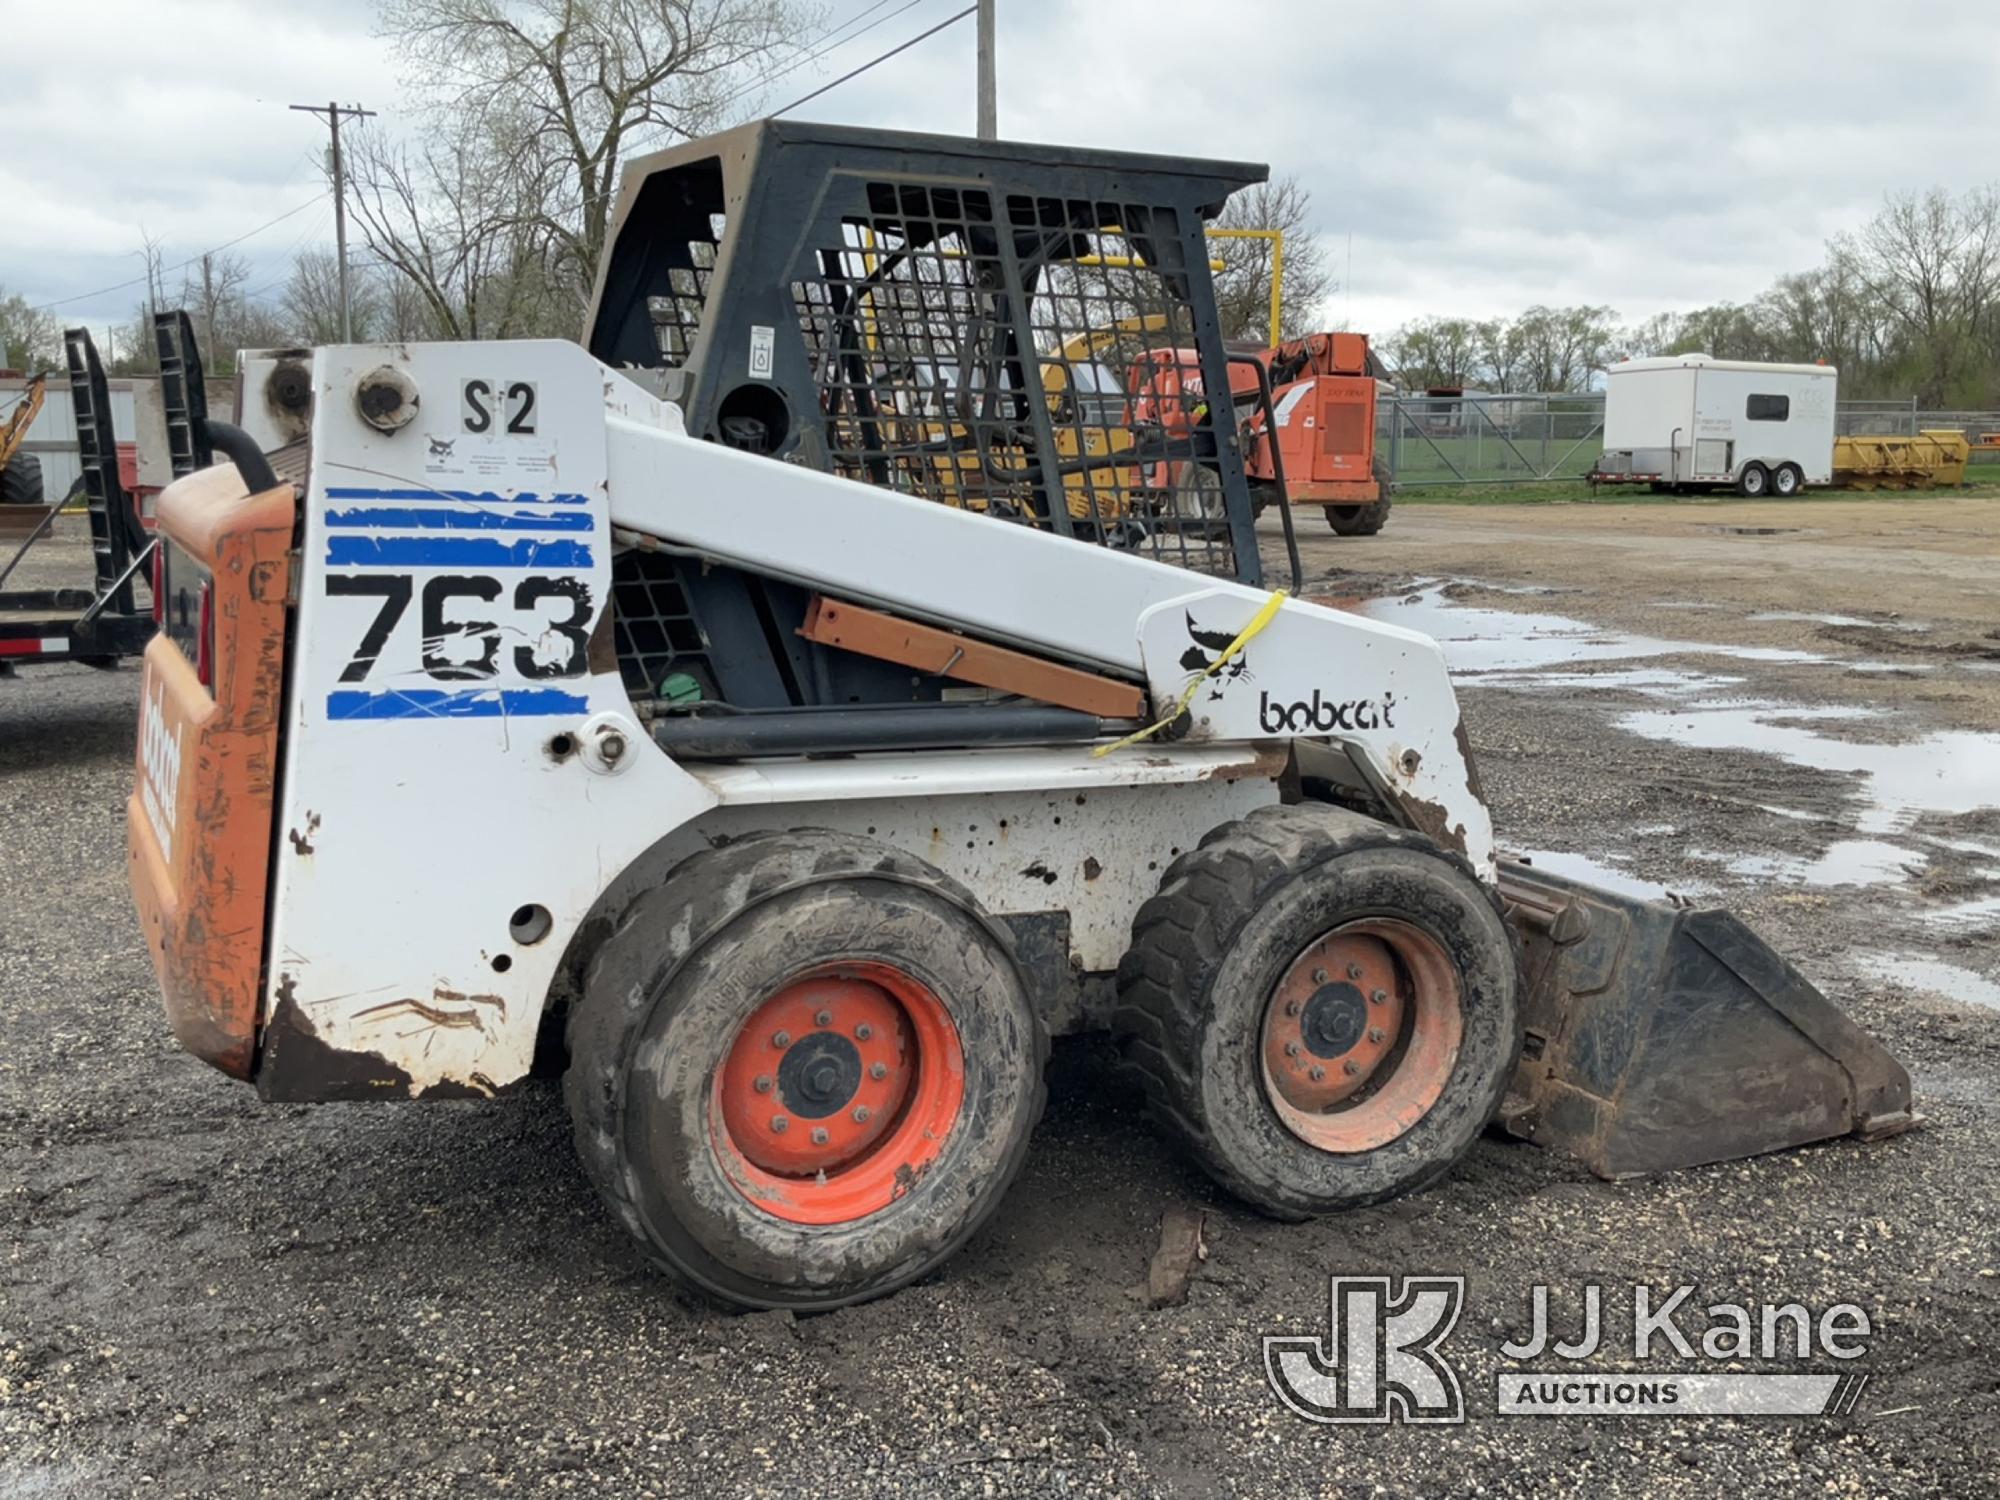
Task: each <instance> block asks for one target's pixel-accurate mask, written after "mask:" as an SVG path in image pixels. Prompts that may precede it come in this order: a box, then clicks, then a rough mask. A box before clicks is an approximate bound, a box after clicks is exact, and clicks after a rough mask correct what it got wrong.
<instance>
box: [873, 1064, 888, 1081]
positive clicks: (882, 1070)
mask: <svg viewBox="0 0 2000 1500" xmlns="http://www.w3.org/2000/svg"><path fill="white" fill-rule="evenodd" d="M868 1076H869V1077H870V1078H872V1079H874V1080H875V1081H876V1082H877V1083H880V1082H881V1081H882V1080H883V1079H884V1078H887V1077H888V1076H889V1065H888V1064H887V1063H870V1064H869V1065H868Z"/></svg>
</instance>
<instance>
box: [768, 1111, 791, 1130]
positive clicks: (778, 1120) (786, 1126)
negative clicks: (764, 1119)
mask: <svg viewBox="0 0 2000 1500" xmlns="http://www.w3.org/2000/svg"><path fill="white" fill-rule="evenodd" d="M791 1128H792V1122H791V1121H790V1120H787V1119H786V1118H785V1117H784V1116H783V1115H772V1116H771V1134H773V1135H783V1134H784V1133H785V1132H786V1131H787V1130H790V1129H791Z"/></svg>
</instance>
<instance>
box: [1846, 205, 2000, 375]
mask: <svg viewBox="0 0 2000 1500" xmlns="http://www.w3.org/2000/svg"><path fill="white" fill-rule="evenodd" d="M1858 244H1859V249H1860V252H1861V253H1860V258H1859V262H1858V265H1859V271H1860V274H1861V276H1862V278H1863V279H1864V281H1865V282H1866V284H1867V285H1868V287H1869V289H1870V291H1871V292H1873V293H1874V294H1875V295H1876V296H1878V297H1880V298H1881V299H1882V301H1883V304H1884V305H1885V306H1886V307H1887V308H1888V309H1889V310H1890V311H1891V312H1892V313H1893V314H1894V315H1895V318H1896V320H1897V322H1898V323H1899V324H1900V325H1901V329H1902V332H1903V333H1904V335H1905V336H1906V337H1907V339H1908V340H1909V342H1910V344H1911V346H1912V347H1911V350H1910V353H1911V355H1912V364H1913V366H1914V368H1913V372H1912V373H1913V374H1914V375H1915V377H1916V384H1917V397H1918V399H1919V401H1921V402H1923V403H1925V404H1927V405H1932V406H1937V405H1942V404H1943V403H1944V402H1945V401H1947V400H1948V399H1951V397H1952V396H1953V395H1954V394H1955V393H1957V394H1963V392H1959V391H1958V390H1957V388H1959V387H1961V386H1962V385H1963V384H1964V380H1963V378H1962V377H1964V376H1965V375H1966V374H1967V373H1968V372H1967V370H1966V366H1967V365H1968V364H1969V363H1970V362H1971V360H1972V358H1973V357H1974V355H1975V351H1976V349H1977V346H1978V341H1979V336H1980V334H1981V333H1982V332H1984V331H1985V327H1986V325H1987V324H1988V323H1989V322H1990V321H1991V319H1992V316H1993V303H1994V292H1995V283H1996V280H1997V279H2000V193H1996V191H1995V190H1994V189H1992V188H1983V189H1980V190H1979V191H1977V192H1973V193H1969V194H1967V195H1966V196H1965V197H1964V198H1961V199H1954V198H1953V197H1952V196H1951V195H1950V194H1949V193H1947V192H1945V191H1944V190H1943V189H1942V188H1933V189H1931V190H1930V191H1929V192H1928V193H1925V194H1923V195H1921V196H1919V195H1917V194H1915V193H1903V194H1898V195H1895V196H1892V197H1891V198H1890V199H1889V201H1888V202H1887V203H1886V204H1884V205H1883V208H1882V210H1881V212H1880V213H1878V214H1876V216H1875V217H1874V218H1873V219H1871V220H1869V222H1868V223H1867V225H1866V226H1865V227H1864V228H1863V229H1862V231H1861V234H1860V236H1859V240H1858ZM1991 382H1992V375H1991V372H1990V371H1988V372H1986V374H1985V383H1986V385H1987V386H1988V388H1990V386H1991Z"/></svg>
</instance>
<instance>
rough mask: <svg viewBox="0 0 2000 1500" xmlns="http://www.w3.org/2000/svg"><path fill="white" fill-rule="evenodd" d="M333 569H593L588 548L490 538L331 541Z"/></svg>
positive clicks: (348, 538)
mask: <svg viewBox="0 0 2000 1500" xmlns="http://www.w3.org/2000/svg"><path fill="white" fill-rule="evenodd" d="M326 565H327V566H328V567H330V568H588V567H591V566H592V565H593V564H592V560H591V555H590V547H589V545H588V544H587V543H585V542H533V541H527V540H525V539H524V540H522V541H518V542H503V541H501V540H499V538H497V537H486V536H382V537H375V536H330V537H328V538H327V539H326Z"/></svg>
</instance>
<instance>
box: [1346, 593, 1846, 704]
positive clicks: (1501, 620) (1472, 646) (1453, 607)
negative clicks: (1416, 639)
mask: <svg viewBox="0 0 2000 1500" xmlns="http://www.w3.org/2000/svg"><path fill="white" fill-rule="evenodd" d="M1479 586H1480V587H1482V588H1483V587H1485V585H1483V584H1482V585H1479ZM1448 587H1449V585H1448V584H1445V583H1438V582H1435V581H1425V582H1421V583H1419V585H1418V586H1417V587H1416V588H1415V589H1414V590H1412V591H1411V592H1409V593H1407V594H1400V595H1397V596H1396V597H1395V598H1389V599H1366V600H1357V601H1353V602H1351V603H1350V602H1347V601H1341V602H1342V604H1343V607H1345V608H1349V609H1352V610H1353V611H1354V612H1355V613H1356V614H1359V615H1365V616H1367V617H1368V618H1369V619H1371V620H1381V621H1383V622H1384V623H1386V624H1390V625H1401V626H1404V627H1406V628H1408V629H1410V630H1420V631H1422V632H1423V633H1424V634H1425V635H1427V636H1430V637H1431V638H1432V639H1433V640H1435V641H1437V642H1438V643H1439V644H1440V645H1441V646H1443V647H1444V654H1445V660H1446V662H1447V663H1449V665H1450V667H1451V669H1452V671H1453V672H1455V673H1457V674H1459V675H1461V676H1493V675H1504V676H1506V677H1508V678H1511V679H1515V680H1518V681H1519V682H1520V684H1521V685H1522V686H1542V685H1544V684H1543V682H1542V680H1541V679H1542V676H1543V675H1544V674H1548V673H1556V674H1558V675H1559V677H1560V679H1561V680H1560V681H1558V682H1556V683H1553V684H1548V685H1550V686H1563V687H1568V686H1593V687H1616V686H1632V685H1634V679H1633V678H1631V677H1630V676H1626V677H1625V680H1624V681H1622V682H1621V681H1617V680H1615V679H1616V678H1617V677H1618V676H1620V675H1624V674H1598V673H1592V672H1580V671H1579V670H1578V669H1579V668H1582V667H1589V666H1594V665H1596V664H1598V663H1602V662H1624V661H1638V660H1645V659H1646V658H1649V657H1654V658H1657V657H1665V656H1675V657H1679V656H1713V657H1720V658H1725V659H1729V660H1734V661H1744V662H1825V661H1832V660H1833V659H1834V658H1831V657H1827V656H1823V655H1820V654H1818V653H1816V652H1812V651H1797V650H1792V649H1789V648H1785V647H1778V646H1730V645H1718V644H1715V643H1712V642H1705V641H1676V640H1670V639H1668V638H1666V637H1664V636H1651V635H1639V634H1636V633H1633V632H1630V631H1621V630H1607V629H1604V628H1603V627H1601V626H1597V625H1592V624H1589V623H1587V622H1586V621H1583V620H1576V619H1572V618H1570V617H1569V616H1567V615H1556V614H1538V613H1534V612H1531V611H1528V612H1524V611H1517V610H1510V609H1482V608H1480V607H1479V606H1477V605H1471V604H1464V603H1461V602H1459V601H1458V600H1455V599H1452V598H1450V597H1448V596H1447V594H1446V589H1447V588H1448ZM1607 677H1610V678H1612V679H1613V680H1606V679H1607ZM1669 679H1671V680H1669ZM1708 682H1715V683H1719V684H1723V685H1726V682H1727V679H1717V678H1714V677H1703V676H1701V675H1700V674H1695V673H1686V672H1672V673H1666V674H1665V675H1664V676H1663V677H1661V678H1660V685H1661V686H1663V687H1664V688H1665V689H1666V690H1667V691H1669V693H1670V694H1671V693H1673V692H1678V691H1680V690H1681V689H1682V688H1684V687H1685V685H1687V684H1689V683H1708ZM1642 690H1643V684H1642Z"/></svg>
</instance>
